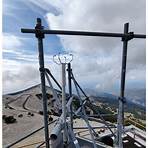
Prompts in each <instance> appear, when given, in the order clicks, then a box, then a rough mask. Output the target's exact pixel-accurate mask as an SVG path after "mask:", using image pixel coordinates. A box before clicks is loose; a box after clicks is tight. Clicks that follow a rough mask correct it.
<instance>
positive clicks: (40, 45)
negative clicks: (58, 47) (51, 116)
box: [36, 18, 49, 148]
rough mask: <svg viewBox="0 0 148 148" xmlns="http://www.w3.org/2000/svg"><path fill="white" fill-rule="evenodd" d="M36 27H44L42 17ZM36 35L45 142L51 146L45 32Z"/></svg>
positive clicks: (47, 147)
mask: <svg viewBox="0 0 148 148" xmlns="http://www.w3.org/2000/svg"><path fill="white" fill-rule="evenodd" d="M36 29H38V30H40V29H43V27H42V25H41V19H40V18H37V25H36ZM36 37H37V38H38V51H39V69H40V77H41V89H42V98H43V113H44V126H45V142H46V148H49V133H48V132H49V131H48V114H47V95H46V86H45V71H44V51H43V38H44V34H40V33H36Z"/></svg>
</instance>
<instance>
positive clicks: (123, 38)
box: [122, 32, 134, 42]
mask: <svg viewBox="0 0 148 148" xmlns="http://www.w3.org/2000/svg"><path fill="white" fill-rule="evenodd" d="M133 38H134V32H129V33H127V34H125V36H124V37H122V41H123V42H124V41H129V40H131V39H133Z"/></svg>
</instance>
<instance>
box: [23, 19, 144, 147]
mask: <svg viewBox="0 0 148 148" xmlns="http://www.w3.org/2000/svg"><path fill="white" fill-rule="evenodd" d="M128 28H129V23H126V24H124V33H107V32H85V31H67V30H45V29H44V27H43V26H42V23H41V19H40V18H37V24H36V27H35V29H21V32H22V33H33V34H35V36H36V38H37V39H38V51H39V66H40V68H39V70H40V76H41V86H42V96H43V110H44V126H45V142H46V148H49V131H48V120H47V96H46V89H45V87H46V86H45V68H44V52H43V38H44V35H45V34H49V35H50V34H60V35H81V36H98V37H117V38H121V39H122V41H123V53H122V69H121V88H120V97H119V109H118V122H117V123H118V125H117V136H116V138H115V147H120V148H122V147H123V145H122V133H123V119H124V102H125V97H124V90H125V76H126V57H127V45H128V41H129V40H131V39H134V38H139V39H143V38H146V35H144V34H134V32H129V31H128V30H129V29H128ZM68 73H69V74H68V78H69V81H68V82H69V95H70V97H72V91H71V90H72V87H71V79H72V78H71V75H70V73H71V66H70V64H69V65H68ZM75 84H76V86H77V87H79V89H80V90H81V91H82V93H83V94H84V96H85V97H87V96H86V94H85V93H84V91H83V90H82V89H81V87H80V86H79V85H78V83H77V82H76V81H75ZM59 87H60V86H59ZM60 88H61V87H60ZM82 104H83V102H82ZM64 106H65V105H64ZM70 110H71V113H72V108H71V109H70ZM84 114H85V112H84ZM70 116H71V122H72V114H71V115H70ZM84 116H85V115H84ZM85 120H86V122H87V124H88V126H89V123H88V121H87V119H86V118H85ZM65 122H66V121H65ZM71 127H73V125H72V123H71ZM90 129H91V127H90ZM90 133H91V130H90ZM92 138H93V135H92ZM93 141H94V140H93ZM94 147H96V146H95V143H94Z"/></svg>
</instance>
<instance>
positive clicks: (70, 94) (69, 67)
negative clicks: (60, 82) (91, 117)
mask: <svg viewBox="0 0 148 148" xmlns="http://www.w3.org/2000/svg"><path fill="white" fill-rule="evenodd" d="M67 70H68V86H69V98H71V97H72V85H71V71H72V69H71V64H70V63H68V69H67ZM70 112H71V113H70V122H71V128H72V130H73V116H72V103H71V105H70Z"/></svg>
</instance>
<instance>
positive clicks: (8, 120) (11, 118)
mask: <svg viewBox="0 0 148 148" xmlns="http://www.w3.org/2000/svg"><path fill="white" fill-rule="evenodd" d="M4 121H5V123H7V124H10V123H15V122H16V119H15V118H14V117H13V116H5V118H4Z"/></svg>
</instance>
